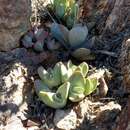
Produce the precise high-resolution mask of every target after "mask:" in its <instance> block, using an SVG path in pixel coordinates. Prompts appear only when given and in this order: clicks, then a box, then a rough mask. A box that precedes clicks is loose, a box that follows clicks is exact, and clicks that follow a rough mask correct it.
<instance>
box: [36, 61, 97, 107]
mask: <svg viewBox="0 0 130 130" xmlns="http://www.w3.org/2000/svg"><path fill="white" fill-rule="evenodd" d="M88 70H89V67H88V65H87V63H86V62H83V63H81V64H80V65H78V66H76V65H74V64H72V62H71V61H69V62H68V63H67V65H65V64H63V63H62V62H58V63H57V64H56V65H55V66H54V68H53V69H52V68H49V69H48V70H46V69H44V68H43V67H39V68H38V74H39V77H40V78H41V80H38V79H37V80H35V83H34V85H35V89H36V93H37V94H38V96H39V98H40V99H41V101H43V102H44V103H45V104H46V105H48V106H49V107H52V108H63V107H64V106H65V105H66V103H67V100H68V99H69V100H70V101H72V102H79V101H81V100H82V99H83V98H84V97H85V96H87V95H89V94H91V93H92V92H93V91H94V90H95V89H96V88H97V85H98V80H97V78H90V77H89V76H87V73H88Z"/></svg>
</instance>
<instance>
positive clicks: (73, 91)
mask: <svg viewBox="0 0 130 130" xmlns="http://www.w3.org/2000/svg"><path fill="white" fill-rule="evenodd" d="M69 82H70V91H69V99H70V100H71V101H72V102H77V101H81V100H82V99H83V98H84V97H85V95H84V91H85V88H84V87H85V78H84V77H83V75H82V73H81V72H80V71H75V72H74V73H73V75H72V76H71V77H70V79H69Z"/></svg>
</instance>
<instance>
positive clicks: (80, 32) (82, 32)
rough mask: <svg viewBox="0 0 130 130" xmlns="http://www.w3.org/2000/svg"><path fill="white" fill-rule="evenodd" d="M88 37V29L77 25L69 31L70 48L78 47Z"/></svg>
mask: <svg viewBox="0 0 130 130" xmlns="http://www.w3.org/2000/svg"><path fill="white" fill-rule="evenodd" d="M87 35H88V29H87V27H86V26H84V25H83V26H82V25H77V26H75V27H73V28H72V29H71V30H70V31H69V35H68V37H69V38H68V39H69V44H70V46H71V47H72V48H74V47H77V46H80V45H81V44H83V42H84V41H85V39H86V37H87Z"/></svg>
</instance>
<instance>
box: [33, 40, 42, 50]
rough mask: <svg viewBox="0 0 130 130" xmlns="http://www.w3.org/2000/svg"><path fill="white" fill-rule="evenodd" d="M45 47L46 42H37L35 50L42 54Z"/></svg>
mask: <svg viewBox="0 0 130 130" xmlns="http://www.w3.org/2000/svg"><path fill="white" fill-rule="evenodd" d="M43 46H44V42H43V41H40V40H39V41H37V42H36V43H35V44H34V46H33V47H34V50H35V51H38V52H42V51H43Z"/></svg>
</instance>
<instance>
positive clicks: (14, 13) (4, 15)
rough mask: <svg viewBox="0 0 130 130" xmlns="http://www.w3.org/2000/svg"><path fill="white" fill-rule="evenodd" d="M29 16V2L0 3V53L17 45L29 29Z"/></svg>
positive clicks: (9, 1) (6, 0)
mask: <svg viewBox="0 0 130 130" xmlns="http://www.w3.org/2000/svg"><path fill="white" fill-rule="evenodd" d="M14 5H15V6H14ZM30 15H31V2H30V0H20V1H17V0H1V1H0V51H8V50H11V49H12V48H16V47H17V46H18V45H19V39H20V37H21V36H22V35H23V34H24V33H25V32H26V31H27V30H28V29H29V28H30Z"/></svg>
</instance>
